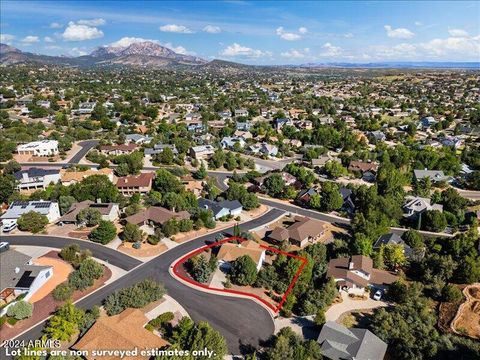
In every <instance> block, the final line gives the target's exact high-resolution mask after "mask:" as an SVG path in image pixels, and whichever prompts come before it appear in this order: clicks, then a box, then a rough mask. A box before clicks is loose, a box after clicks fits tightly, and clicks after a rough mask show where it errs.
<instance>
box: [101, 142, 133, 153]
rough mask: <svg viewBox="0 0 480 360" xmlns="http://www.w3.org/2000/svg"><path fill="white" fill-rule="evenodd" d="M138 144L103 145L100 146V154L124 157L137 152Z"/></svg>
mask: <svg viewBox="0 0 480 360" xmlns="http://www.w3.org/2000/svg"><path fill="white" fill-rule="evenodd" d="M137 148H138V146H137V145H136V144H120V145H103V146H100V152H101V153H102V154H105V155H115V156H116V155H124V154H131V153H132V152H134V151H135V150H137Z"/></svg>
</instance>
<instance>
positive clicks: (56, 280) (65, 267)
mask: <svg viewBox="0 0 480 360" xmlns="http://www.w3.org/2000/svg"><path fill="white" fill-rule="evenodd" d="M52 253H53V254H52ZM48 254H52V255H50V256H42V257H40V258H38V259H36V260H35V265H43V266H52V267H53V275H52V276H51V277H50V279H48V281H47V282H46V283H45V284H44V285H43V286H42V287H41V288H40V289H38V290H37V292H36V293H35V294H33V296H32V297H31V298H30V299H29V302H30V303H32V304H34V303H36V302H37V301H40V300H42V299H43V298H44V297H45V296H47V295H48V294H50V293H51V292H52V291H53V289H55V287H56V286H57V285H58V284H60V283H62V282H64V281H66V280H67V279H68V275H69V274H70V273H71V272H72V271H73V268H72V266H71V265H70V264H69V263H67V262H66V261H63V260H62V259H60V258H59V257H58V256H57V253H56V252H50V253H48ZM48 254H47V255H48Z"/></svg>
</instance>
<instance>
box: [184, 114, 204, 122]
mask: <svg viewBox="0 0 480 360" xmlns="http://www.w3.org/2000/svg"><path fill="white" fill-rule="evenodd" d="M185 120H186V121H200V120H202V114H200V113H198V112H190V113H188V114H187V115H185Z"/></svg>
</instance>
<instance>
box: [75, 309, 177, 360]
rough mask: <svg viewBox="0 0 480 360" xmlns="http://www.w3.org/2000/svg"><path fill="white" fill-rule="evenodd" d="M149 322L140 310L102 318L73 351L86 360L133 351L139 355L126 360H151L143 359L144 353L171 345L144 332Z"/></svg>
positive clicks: (108, 359)
mask: <svg viewBox="0 0 480 360" xmlns="http://www.w3.org/2000/svg"><path fill="white" fill-rule="evenodd" d="M148 320H149V319H148V318H147V317H146V316H145V314H144V313H143V311H142V310H141V309H133V308H128V309H126V310H124V311H122V312H121V313H120V314H117V315H113V316H106V315H103V316H100V317H99V318H98V319H97V320H96V321H95V323H94V324H93V325H92V327H91V328H90V329H89V330H88V331H87V332H86V333H85V335H83V336H82V337H81V338H80V340H79V341H78V342H77V343H75V345H73V349H75V350H77V351H80V352H84V353H86V354H88V355H87V356H85V358H86V359H87V360H95V359H98V358H99V357H98V356H95V355H94V352H95V351H98V352H99V353H100V352H101V351H112V350H116V351H122V350H125V351H132V350H133V349H136V351H137V354H136V355H125V356H124V357H123V359H125V360H134V359H135V360H137V359H142V360H143V359H145V360H146V359H149V358H150V356H141V355H140V354H141V352H142V351H147V350H151V349H159V348H163V347H165V346H167V345H168V342H167V341H166V340H164V339H162V338H161V337H160V336H159V335H156V334H155V333H154V332H152V331H149V330H147V329H146V328H145V325H146V324H147V323H148ZM101 358H102V360H116V359H118V358H119V357H118V355H115V354H113V355H109V354H108V353H105V356H101Z"/></svg>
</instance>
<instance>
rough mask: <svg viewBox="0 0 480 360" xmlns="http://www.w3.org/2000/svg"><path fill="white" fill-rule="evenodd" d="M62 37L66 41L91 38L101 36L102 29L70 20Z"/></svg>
mask: <svg viewBox="0 0 480 360" xmlns="http://www.w3.org/2000/svg"><path fill="white" fill-rule="evenodd" d="M62 37H63V39H64V40H66V41H84V40H92V39H98V38H101V37H103V31H102V30H99V29H97V28H96V27H93V26H88V25H82V24H76V23H74V22H73V21H70V22H69V23H68V26H67V28H66V29H65V31H64V32H63V34H62Z"/></svg>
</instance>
